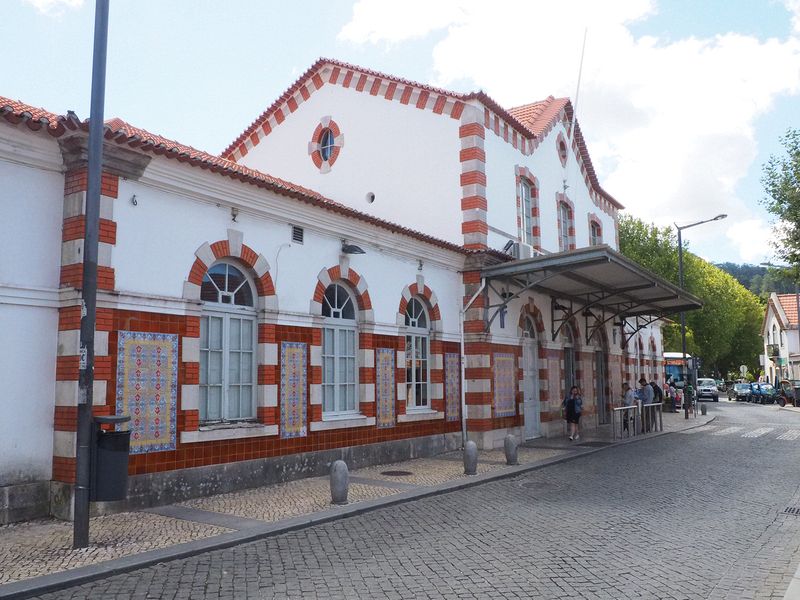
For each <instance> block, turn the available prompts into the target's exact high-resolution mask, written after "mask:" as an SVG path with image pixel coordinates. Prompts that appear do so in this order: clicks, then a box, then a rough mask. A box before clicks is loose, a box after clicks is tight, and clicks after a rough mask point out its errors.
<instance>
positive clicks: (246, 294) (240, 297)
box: [233, 282, 253, 306]
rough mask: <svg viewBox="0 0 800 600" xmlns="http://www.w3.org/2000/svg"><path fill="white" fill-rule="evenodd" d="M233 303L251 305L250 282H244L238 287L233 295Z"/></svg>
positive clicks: (251, 292)
mask: <svg viewBox="0 0 800 600" xmlns="http://www.w3.org/2000/svg"><path fill="white" fill-rule="evenodd" d="M233 303H234V304H236V305H237V306H253V290H252V289H250V284H249V283H247V282H245V284H244V285H243V286H242V287H240V288H239V290H238V291H237V292H236V295H235V296H234V297H233Z"/></svg>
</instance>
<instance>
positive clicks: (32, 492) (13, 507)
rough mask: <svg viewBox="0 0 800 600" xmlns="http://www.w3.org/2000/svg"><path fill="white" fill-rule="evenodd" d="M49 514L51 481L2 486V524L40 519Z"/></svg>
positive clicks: (0, 500)
mask: <svg viewBox="0 0 800 600" xmlns="http://www.w3.org/2000/svg"><path fill="white" fill-rule="evenodd" d="M49 514H50V482H49V481H34V482H33V483H20V484H16V485H6V486H2V487H0V525H7V524H8V523H16V522H17V521H27V520H29V519H38V518H40V517H46V516H47V515H49Z"/></svg>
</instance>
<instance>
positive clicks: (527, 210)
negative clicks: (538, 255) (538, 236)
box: [519, 179, 533, 244]
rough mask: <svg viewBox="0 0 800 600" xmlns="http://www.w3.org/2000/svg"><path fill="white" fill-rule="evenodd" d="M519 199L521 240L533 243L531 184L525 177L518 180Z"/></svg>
mask: <svg viewBox="0 0 800 600" xmlns="http://www.w3.org/2000/svg"><path fill="white" fill-rule="evenodd" d="M519 199H520V204H521V209H522V219H521V223H522V241H523V242H524V243H526V244H533V224H532V221H531V219H532V215H533V207H532V205H531V184H530V183H529V182H528V180H527V179H520V180H519Z"/></svg>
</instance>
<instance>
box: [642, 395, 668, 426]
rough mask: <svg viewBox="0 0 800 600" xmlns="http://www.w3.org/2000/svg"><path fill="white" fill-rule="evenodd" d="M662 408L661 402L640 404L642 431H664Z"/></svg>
mask: <svg viewBox="0 0 800 600" xmlns="http://www.w3.org/2000/svg"><path fill="white" fill-rule="evenodd" d="M662 408H663V404H662V403H661V402H653V403H652V404H644V405H642V431H643V432H644V433H648V432H651V431H664V419H663V412H662Z"/></svg>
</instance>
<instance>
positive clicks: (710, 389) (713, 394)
mask: <svg viewBox="0 0 800 600" xmlns="http://www.w3.org/2000/svg"><path fill="white" fill-rule="evenodd" d="M703 398H711V399H712V400H713V401H714V402H719V391H718V390H717V382H716V381H714V380H713V379H704V378H698V379H697V400H698V402H699V401H700V400H702V399H703Z"/></svg>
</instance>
